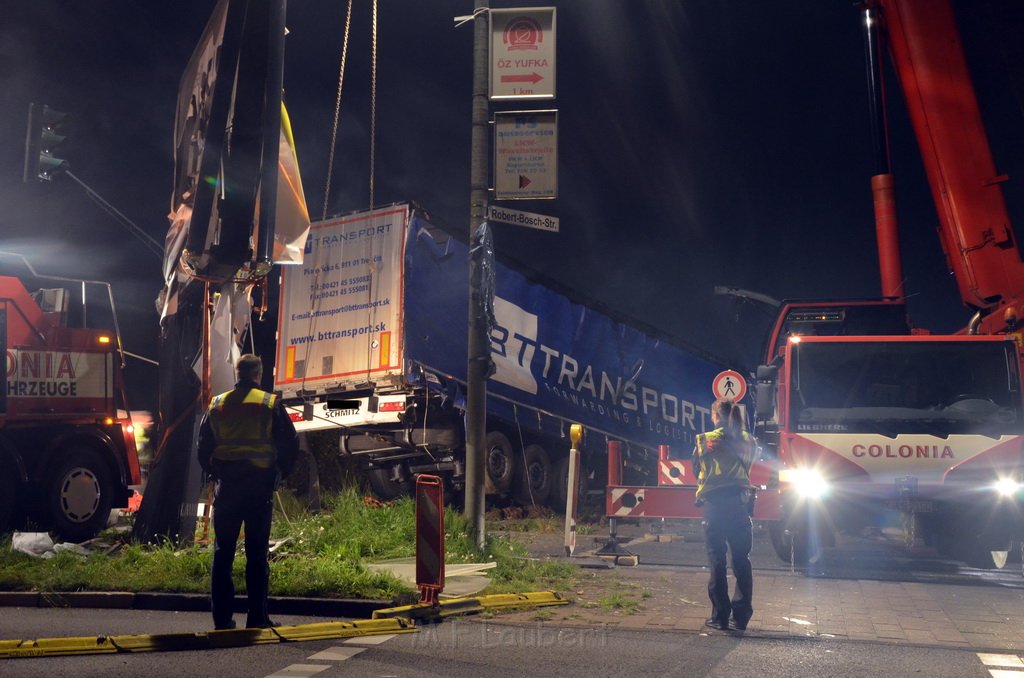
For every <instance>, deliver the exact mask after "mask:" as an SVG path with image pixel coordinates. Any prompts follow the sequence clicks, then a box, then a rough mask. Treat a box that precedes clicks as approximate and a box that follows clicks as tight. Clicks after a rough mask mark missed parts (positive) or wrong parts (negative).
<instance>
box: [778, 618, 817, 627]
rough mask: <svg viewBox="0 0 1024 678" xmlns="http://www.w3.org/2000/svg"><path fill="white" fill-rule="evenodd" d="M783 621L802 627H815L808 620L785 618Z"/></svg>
mask: <svg viewBox="0 0 1024 678" xmlns="http://www.w3.org/2000/svg"><path fill="white" fill-rule="evenodd" d="M783 619H785V620H786V621H788V622H792V623H793V624H800V625H801V626H814V622H809V621H807V620H806V619H798V618H797V617H783Z"/></svg>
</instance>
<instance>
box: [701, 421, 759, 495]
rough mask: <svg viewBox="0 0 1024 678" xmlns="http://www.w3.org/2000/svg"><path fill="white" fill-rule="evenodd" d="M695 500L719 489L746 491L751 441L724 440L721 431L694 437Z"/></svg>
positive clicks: (745, 435)
mask: <svg viewBox="0 0 1024 678" xmlns="http://www.w3.org/2000/svg"><path fill="white" fill-rule="evenodd" d="M695 461H696V465H697V469H696V470H697V498H698V499H700V498H701V497H702V495H703V494H704V493H705V492H707V491H710V490H714V489H716V488H719V487H728V486H733V487H748V486H749V485H750V465H751V464H752V463H754V439H753V437H752V436H751V435H750V434H749V433H747V432H746V431H744V432H743V438H742V439H737V438H733V437H727V436H726V435H725V429H722V428H716V429H715V430H714V431H710V432H708V433H704V434H702V435H698V436H697V454H696V459H695Z"/></svg>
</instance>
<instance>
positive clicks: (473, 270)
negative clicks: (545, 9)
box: [464, 0, 490, 548]
mask: <svg viewBox="0 0 1024 678" xmlns="http://www.w3.org/2000/svg"><path fill="white" fill-rule="evenodd" d="M473 8H474V11H475V13H476V19H474V21H473V30H474V33H473V134H472V139H471V147H470V155H471V157H470V170H469V241H470V242H473V237H474V234H475V233H476V231H477V229H478V228H479V227H480V225H481V224H482V223H483V222H484V219H486V215H487V161H488V153H487V133H488V130H487V113H488V103H487V69H488V57H487V54H488V46H487V43H488V39H489V17H488V12H487V9H488V2H487V0H482V1H481V0H474V3H473ZM481 10H483V11H481ZM480 274H481V270H480V257H479V256H476V257H474V256H472V255H471V256H470V263H469V336H468V337H467V344H468V350H467V352H466V353H467V355H466V489H465V492H466V498H465V506H464V514H465V517H466V521H467V522H468V523H469V533H470V536H471V538H472V539H473V540H474V542H476V545H477V546H478V547H479V548H483V545H484V437H485V435H486V430H485V429H486V426H487V422H486V420H487V383H486V381H485V378H486V370H487V364H488V361H487V359H488V357H489V350H490V347H489V342H488V338H487V336H486V334H485V333H486V331H487V325H486V322H485V321H484V319H483V318H482V317H481V304H480V303H479V301H480V295H481V294H482V291H481V285H480Z"/></svg>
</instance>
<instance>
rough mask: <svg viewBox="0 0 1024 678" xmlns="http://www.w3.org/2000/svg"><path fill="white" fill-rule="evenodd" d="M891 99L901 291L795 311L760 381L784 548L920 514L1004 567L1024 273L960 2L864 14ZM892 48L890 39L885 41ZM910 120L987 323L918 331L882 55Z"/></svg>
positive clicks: (914, 530) (877, 81)
mask: <svg viewBox="0 0 1024 678" xmlns="http://www.w3.org/2000/svg"><path fill="white" fill-rule="evenodd" d="M863 10H864V14H863V16H864V19H865V26H866V29H867V45H868V49H867V50H866V51H867V53H868V54H869V57H870V59H871V63H870V68H869V73H870V74H871V78H870V79H871V81H872V82H871V85H872V86H871V93H872V99H873V100H874V101H875V102H879V105H878V108H877V109H876V110H877V113H876V119H875V120H874V122H875V124H874V128H875V129H876V131H877V133H878V139H877V140H878V141H879V143H877V144H876V147H877V149H876V150H877V151H878V153H877V158H876V164H877V166H878V169H877V173H876V176H874V177H873V178H872V187H873V191H874V195H875V215H876V230H877V234H878V243H879V263H880V269H881V274H882V291H883V295H884V298H882V299H880V300H864V301H844V302H834V301H816V302H801V303H787V304H784V305H783V306H782V307H781V312H780V314H779V315H778V318H777V320H776V322H775V324H774V326H773V329H772V331H771V335H770V339H769V341H768V343H767V347H766V351H765V355H764V362H765V364H764V365H763V366H762V367H760V368H759V369H758V373H757V379H758V383H757V389H756V391H757V394H756V395H757V426H756V428H757V433H758V436H759V439H760V440H761V442H762V444H763V445H765V447H766V448H768V449H769V450H773V451H774V453H775V454H776V455H777V457H778V460H779V467H780V470H779V492H780V499H781V505H782V513H783V517H782V519H781V520H780V521H777V522H772V523H771V525H770V527H771V533H772V537H773V543H774V546H775V549H776V551H777V552H778V555H779V556H780V557H782V558H783V559H785V560H790V558H794V559H795V560H797V561H808V560H813V559H814V558H815V557H816V555H817V554H820V552H821V548H822V547H824V546H828V545H830V544H832V543H834V539H835V535H836V533H837V532H838V531H854V532H855V531H857V530H858V529H862V528H866V527H867V528H870V527H873V526H874V527H877V526H879V525H880V524H881V521H883V520H884V517H885V516H884V514H886V513H887V512H888V513H890V514H892V513H900V514H902V515H903V516H904V518H906V520H905V521H904V524H905V525H906V526H907V527H909V528H910V530H911V532H910V535H911V536H912V538H915V539H916V538H917V537H918V536H920V537H921V538H922V539H923V540H924V542H925V543H926V544H930V545H933V546H934V547H936V548H937V549H938V551H939V552H940V553H942V554H944V555H946V556H948V557H951V558H954V559H958V560H963V561H966V562H967V563H968V564H970V565H973V566H977V567H988V568H992V567H1003V566H1004V565H1005V564H1006V562H1007V557H1008V555H1010V554H1011V553H1012V552H1013V545H1014V544H1018V543H1019V540H1020V538H1021V535H1022V525H1024V518H1022V513H1024V493H1022V483H1024V476H1022V471H1024V397H1022V384H1021V371H1022V369H1021V347H1022V345H1024V342H1022V341H1021V337H1022V334H1021V331H1020V328H1019V325H1018V318H1019V317H1020V316H1021V314H1022V313H1024V308H1022V304H1024V296H1022V295H1024V265H1022V262H1021V258H1020V252H1019V250H1018V248H1017V245H1016V242H1015V239H1014V235H1013V230H1012V228H1011V224H1010V219H1009V216H1008V214H1007V210H1006V206H1005V202H1004V198H1003V194H1002V190H1001V182H1003V181H1005V179H1006V177H1005V176H1000V175H999V174H998V173H997V172H996V169H995V163H994V161H993V158H992V153H991V149H990V147H989V144H988V139H987V136H986V133H985V130H984V127H983V124H982V119H981V114H980V111H979V106H978V102H977V98H976V95H975V93H974V89H973V85H972V82H971V78H970V76H969V75H968V70H967V64H966V60H965V58H964V54H963V50H962V48H961V43H960V37H959V34H958V30H957V26H956V22H955V18H954V15H953V10H952V7H951V3H950V2H949V0H868V1H867V2H865V3H863ZM883 42H884V44H883ZM884 47H887V48H888V52H889V53H890V56H891V59H892V62H893V64H894V67H895V71H896V74H897V77H898V80H899V82H900V85H901V87H902V90H903V93H904V98H905V100H906V102H907V107H908V109H909V112H910V119H911V123H912V125H913V127H914V130H915V133H916V136H917V142H918V146H919V147H920V149H921V154H922V157H923V159H924V165H925V169H926V171H927V175H928V181H929V183H930V186H931V190H932V194H933V198H934V202H935V205H936V207H937V212H938V217H939V233H940V239H941V242H942V246H943V248H944V250H945V254H946V257H947V260H948V264H949V267H950V269H951V271H952V272H953V274H954V275H955V277H956V280H957V283H958V286H959V291H960V294H961V297H962V299H963V301H964V303H965V305H966V306H967V307H968V308H969V309H970V310H971V312H973V314H974V316H973V318H971V320H970V322H969V323H968V325H967V326H966V327H965V328H964V329H963V330H962V331H960V332H958V333H956V334H954V335H948V336H938V335H932V334H930V333H928V332H927V331H922V330H915V329H912V327H911V325H910V323H909V321H908V318H907V311H906V305H905V303H904V299H903V296H902V291H901V290H902V288H901V283H902V273H901V271H900V264H899V251H898V247H897V241H898V238H897V231H896V221H895V208H894V204H893V189H892V186H893V183H892V177H891V175H890V174H889V169H888V154H887V143H886V140H885V138H884V135H885V132H884V130H885V128H886V125H885V119H884V113H883V112H882V111H881V107H880V102H881V101H883V100H884V96H883V91H882V88H881V74H882V73H883V71H882V69H881V67H880V66H879V63H878V60H877V58H878V56H879V55H880V54H881V52H882V51H883V48H884Z"/></svg>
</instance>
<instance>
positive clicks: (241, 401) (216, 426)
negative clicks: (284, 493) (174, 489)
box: [210, 388, 277, 468]
mask: <svg viewBox="0 0 1024 678" xmlns="http://www.w3.org/2000/svg"><path fill="white" fill-rule="evenodd" d="M276 400H277V396H276V395H274V394H273V393H267V392H266V391H261V390H259V389H258V388H249V389H245V388H236V389H232V390H230V391H228V392H227V393H221V394H220V395H219V396H217V397H215V398H214V399H213V400H212V401H211V402H210V427H211V428H212V429H213V435H214V438H215V439H216V441H217V444H216V445H215V446H214V448H213V458H214V459H216V460H218V461H248V462H250V463H251V464H253V465H255V466H258V467H259V468H271V467H272V466H273V465H274V463H275V462H276V461H277V452H276V450H275V449H274V443H273V438H272V437H271V426H272V425H273V411H274V402H275V401H276Z"/></svg>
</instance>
